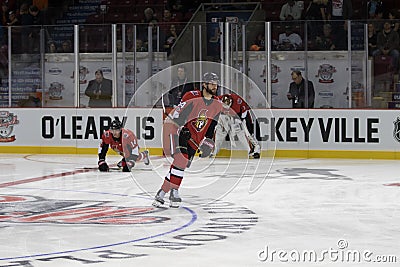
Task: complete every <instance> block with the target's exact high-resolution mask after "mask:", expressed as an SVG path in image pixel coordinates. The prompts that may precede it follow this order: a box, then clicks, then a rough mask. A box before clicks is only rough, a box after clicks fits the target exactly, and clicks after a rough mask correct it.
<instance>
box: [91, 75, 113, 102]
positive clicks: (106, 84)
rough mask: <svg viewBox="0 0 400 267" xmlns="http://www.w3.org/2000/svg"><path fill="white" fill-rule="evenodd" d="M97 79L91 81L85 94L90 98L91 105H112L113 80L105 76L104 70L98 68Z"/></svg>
mask: <svg viewBox="0 0 400 267" xmlns="http://www.w3.org/2000/svg"><path fill="white" fill-rule="evenodd" d="M95 76H96V79H94V80H91V81H89V84H88V86H87V88H86V90H85V95H87V96H88V97H89V98H90V99H89V107H91V108H100V107H101V108H104V107H111V106H112V104H111V97H112V81H111V80H109V79H106V78H104V76H103V71H102V70H96V72H95Z"/></svg>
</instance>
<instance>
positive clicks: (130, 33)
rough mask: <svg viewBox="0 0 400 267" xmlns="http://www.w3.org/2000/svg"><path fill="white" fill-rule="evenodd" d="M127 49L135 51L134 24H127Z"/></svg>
mask: <svg viewBox="0 0 400 267" xmlns="http://www.w3.org/2000/svg"><path fill="white" fill-rule="evenodd" d="M125 50H126V51H129V52H132V51H133V27H132V25H126V34H125Z"/></svg>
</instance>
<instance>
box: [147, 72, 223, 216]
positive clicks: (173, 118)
mask: <svg viewBox="0 0 400 267" xmlns="http://www.w3.org/2000/svg"><path fill="white" fill-rule="evenodd" d="M218 85H219V78H218V75H216V74H215V73H212V72H207V73H205V74H204V75H203V80H202V84H201V86H202V89H201V91H199V90H195V91H190V92H187V93H186V94H185V95H184V96H183V97H182V100H181V102H180V104H179V105H178V106H177V107H176V108H175V109H174V110H172V112H171V113H170V114H169V116H168V118H167V119H166V122H165V123H169V124H171V125H174V127H175V130H174V132H175V134H171V135H170V136H171V148H172V156H173V158H174V160H173V162H172V164H171V167H170V169H169V171H168V173H167V175H166V176H165V179H164V182H163V184H162V186H161V189H160V190H158V192H157V194H156V196H155V199H154V202H153V206H156V207H160V206H162V205H163V204H164V196H165V194H166V193H168V192H170V196H169V200H170V206H171V207H174V208H177V207H179V205H180V203H181V201H182V199H181V198H180V197H179V194H178V189H179V187H180V185H181V182H182V179H183V175H184V171H185V169H186V168H187V167H188V165H190V162H191V159H192V158H193V156H194V155H195V153H196V151H199V152H200V153H201V154H200V156H201V157H208V156H209V155H210V154H211V152H212V151H213V149H214V141H213V140H212V139H213V136H214V130H215V126H216V124H217V121H218V116H219V114H220V112H221V111H222V109H223V107H222V103H221V102H220V101H219V100H218V99H217V98H216V94H217V90H218ZM168 128H169V129H171V128H173V127H168ZM171 132H173V131H171ZM174 148H175V150H174Z"/></svg>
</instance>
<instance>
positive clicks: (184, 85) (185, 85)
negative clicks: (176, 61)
mask: <svg viewBox="0 0 400 267" xmlns="http://www.w3.org/2000/svg"><path fill="white" fill-rule="evenodd" d="M193 90H194V85H193V83H191V82H188V78H187V73H186V67H185V66H183V65H180V66H178V67H177V76H176V77H175V78H174V79H173V80H172V82H171V90H170V91H169V92H168V100H169V106H170V107H176V106H177V105H178V104H179V103H180V102H181V99H182V97H183V95H184V94H185V93H187V92H190V91H193Z"/></svg>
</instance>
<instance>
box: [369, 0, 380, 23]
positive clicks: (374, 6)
mask: <svg viewBox="0 0 400 267" xmlns="http://www.w3.org/2000/svg"><path fill="white" fill-rule="evenodd" d="M367 9H368V18H370V19H373V18H375V16H376V14H378V11H379V10H383V9H384V7H383V2H382V1H381V0H370V1H368V4H367Z"/></svg>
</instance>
